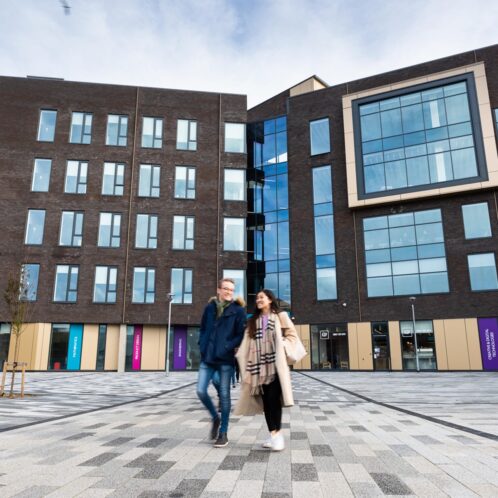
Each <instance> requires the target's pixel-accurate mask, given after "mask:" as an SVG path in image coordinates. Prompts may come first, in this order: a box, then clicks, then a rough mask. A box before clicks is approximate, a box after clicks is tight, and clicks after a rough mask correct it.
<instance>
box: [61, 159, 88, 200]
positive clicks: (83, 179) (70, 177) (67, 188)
mask: <svg viewBox="0 0 498 498" xmlns="http://www.w3.org/2000/svg"><path fill="white" fill-rule="evenodd" d="M87 174H88V163H87V162H86V161H68V162H67V167H66V182H65V185H64V192H65V193H66V194H86V185H87Z"/></svg>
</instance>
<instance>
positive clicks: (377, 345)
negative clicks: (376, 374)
mask: <svg viewBox="0 0 498 498" xmlns="http://www.w3.org/2000/svg"><path fill="white" fill-rule="evenodd" d="M372 351H373V359H374V370H391V355H390V351H389V327H388V324H387V322H373V323H372Z"/></svg>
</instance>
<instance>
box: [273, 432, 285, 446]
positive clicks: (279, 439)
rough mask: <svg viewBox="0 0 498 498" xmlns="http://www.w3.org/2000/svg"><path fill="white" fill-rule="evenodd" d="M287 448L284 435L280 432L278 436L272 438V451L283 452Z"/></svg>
mask: <svg viewBox="0 0 498 498" xmlns="http://www.w3.org/2000/svg"><path fill="white" fill-rule="evenodd" d="M284 448H285V439H284V435H283V434H282V433H281V432H279V433H278V434H277V435H276V436H272V438H271V450H272V451H282V450H283V449H284Z"/></svg>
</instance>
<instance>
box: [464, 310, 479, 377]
mask: <svg viewBox="0 0 498 498" xmlns="http://www.w3.org/2000/svg"><path fill="white" fill-rule="evenodd" d="M465 329H466V331H467V345H468V348H469V362H470V369H471V370H482V358H481V345H480V343H479V329H478V327H477V318H466V319H465Z"/></svg>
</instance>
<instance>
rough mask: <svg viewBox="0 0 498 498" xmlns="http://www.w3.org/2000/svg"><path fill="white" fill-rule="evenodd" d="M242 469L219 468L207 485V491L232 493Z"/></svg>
mask: <svg viewBox="0 0 498 498" xmlns="http://www.w3.org/2000/svg"><path fill="white" fill-rule="evenodd" d="M239 474H240V470H217V471H216V472H215V474H214V476H213V477H212V478H211V480H210V481H209V484H208V485H207V486H206V491H223V492H225V493H231V492H232V491H233V488H234V487H235V483H236V482H237V479H238V477H239Z"/></svg>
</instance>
